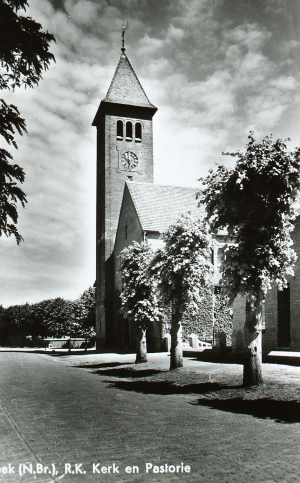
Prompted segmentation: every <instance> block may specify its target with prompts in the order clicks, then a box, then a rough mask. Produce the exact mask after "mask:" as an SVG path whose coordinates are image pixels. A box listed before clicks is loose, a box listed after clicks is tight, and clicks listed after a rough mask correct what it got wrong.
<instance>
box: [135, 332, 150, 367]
mask: <svg viewBox="0 0 300 483" xmlns="http://www.w3.org/2000/svg"><path fill="white" fill-rule="evenodd" d="M141 362H147V341H146V329H144V328H142V327H137V329H136V360H135V363H136V364H140V363H141Z"/></svg>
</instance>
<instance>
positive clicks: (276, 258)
mask: <svg viewBox="0 0 300 483" xmlns="http://www.w3.org/2000/svg"><path fill="white" fill-rule="evenodd" d="M248 139H249V142H248V144H247V146H246V150H245V153H241V152H235V153H223V154H225V155H230V156H234V157H236V158H237V162H236V166H235V168H233V169H230V168H226V167H225V166H218V168H217V170H216V171H215V172H213V171H212V170H211V171H210V174H209V175H208V176H207V177H206V178H204V179H203V178H202V179H201V181H202V182H203V184H204V187H205V188H204V191H203V192H202V194H201V196H202V199H201V201H200V202H201V203H204V204H205V205H206V210H207V218H208V220H209V221H210V224H211V227H212V229H213V230H215V231H217V230H219V229H221V228H227V230H228V234H229V235H232V236H233V237H234V241H235V244H233V245H231V246H227V248H225V252H224V261H223V267H222V271H223V281H224V285H225V287H226V288H227V290H228V292H229V294H230V296H231V297H232V298H234V297H235V296H236V295H237V294H238V293H239V292H240V293H247V294H248V295H250V296H252V297H254V298H256V297H257V296H258V294H260V293H266V291H267V290H268V289H269V288H270V287H271V283H272V282H276V283H277V284H278V285H279V288H280V287H283V286H285V285H286V283H287V276H288V275H292V274H293V268H292V267H293V264H294V262H295V260H296V254H295V251H294V250H293V248H292V240H291V236H290V234H291V231H292V230H293V223H292V221H293V220H294V218H295V213H294V209H293V203H294V202H295V200H296V199H297V196H298V192H299V188H300V149H299V148H296V149H295V150H294V151H293V152H289V151H288V150H287V146H286V144H285V142H283V141H282V140H281V139H277V140H276V141H273V139H272V136H267V137H265V138H264V139H263V140H262V141H261V142H257V141H255V139H254V135H253V132H250V134H249V136H248ZM287 141H288V140H287Z"/></svg>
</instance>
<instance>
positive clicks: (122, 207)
mask: <svg viewBox="0 0 300 483" xmlns="http://www.w3.org/2000/svg"><path fill="white" fill-rule="evenodd" d="M156 111H157V108H156V107H155V106H154V105H153V104H152V103H151V102H150V100H149V99H148V97H147V95H146V93H145V91H144V89H143V87H142V85H141V83H140V82H139V79H138V77H137V75H136V73H135V72H134V70H133V67H132V66H131V64H130V62H129V59H128V57H127V55H126V54H125V48H124V42H123V47H122V49H121V56H120V59H119V62H118V65H117V68H116V71H115V74H114V76H113V79H112V81H111V84H110V86H109V89H108V92H107V94H106V97H105V98H104V99H103V100H102V101H101V102H100V105H99V108H98V111H97V113H96V116H95V118H94V121H93V126H96V128H97V214H96V334H97V336H96V338H97V342H96V343H97V349H100V350H101V349H104V348H117V347H119V348H120V347H129V346H130V342H132V339H133V337H132V334H131V333H130V323H129V322H128V321H126V319H124V318H123V317H122V316H121V315H120V314H121V311H120V300H119V297H118V295H119V293H120V292H121V290H122V280H121V273H120V253H121V251H122V250H123V249H124V248H125V247H126V246H129V245H130V244H132V242H133V241H136V242H143V241H145V240H148V242H149V243H150V244H151V245H152V246H153V247H154V248H157V247H159V246H161V245H162V240H161V235H162V234H163V233H164V232H165V231H166V230H167V229H168V227H169V226H170V224H171V223H172V222H174V221H176V220H177V219H178V217H179V216H180V215H181V214H183V213H187V212H191V213H192V215H194V216H195V217H197V218H200V217H202V216H204V211H203V207H202V208H199V206H198V201H197V199H196V192H197V191H198V190H197V189H195V188H185V187H180V186H162V185H157V184H154V177H153V127H152V123H153V117H154V115H155V113H156ZM298 225H299V222H298V223H297V226H296V230H295V239H296V241H297V247H299V246H300V238H299V227H298ZM215 241H216V245H215V246H216V250H215V253H214V254H213V256H212V260H213V262H214V264H215V265H217V263H218V257H217V252H218V246H219V244H222V243H224V234H223V235H222V234H218V235H216V236H215ZM297 247H296V248H297ZM299 267H300V261H298V263H297V266H296V279H293V280H291V282H290V285H289V288H288V289H286V290H285V291H284V292H281V293H280V292H278V293H277V290H276V288H274V289H273V290H272V291H271V292H270V293H269V294H268V296H267V298H266V301H265V305H264V313H263V324H264V326H263V330H262V341H263V353H264V354H267V353H268V352H270V351H272V350H275V349H277V348H285V349H291V350H294V351H300V326H299V323H298V313H300V297H299V296H298V294H299V293H300V292H299V284H298V282H297V278H298V274H299V271H300V268H299ZM212 311H213V308H212ZM212 319H214V314H213V312H212ZM244 321H245V301H244V300H243V298H242V297H237V299H236V301H235V303H234V305H233V316H232V321H231V328H232V330H231V335H232V351H233V352H234V353H238V352H241V351H242V349H243V326H244ZM202 323H205V322H203V321H202ZM206 323H207V330H206V328H205V327H204V328H203V327H202V329H203V330H202V332H203V333H207V334H209V337H208V338H211V339H212V340H213V338H214V333H213V332H211V331H213V330H214V329H213V326H212V323H211V318H208V319H207V322H206ZM148 332H149V334H150V336H149V345H150V350H155V351H156V350H161V342H162V333H161V327H160V325H159V324H156V325H155V324H154V325H153V326H152V327H151V329H149V331H148Z"/></svg>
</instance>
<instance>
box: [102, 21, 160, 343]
mask: <svg viewBox="0 0 300 483" xmlns="http://www.w3.org/2000/svg"><path fill="white" fill-rule="evenodd" d="M124 31H125V29H124V28H123V33H122V37H123V44H122V49H121V56H120V60H119V63H118V65H117V68H116V71H115V74H114V76H113V79H112V81H111V84H110V87H109V89H108V92H107V94H106V97H105V98H104V99H103V100H102V101H101V103H100V106H99V108H98V111H97V113H96V116H95V119H94V121H93V126H96V128H97V215H96V217H97V220H96V333H97V335H96V337H97V348H98V349H102V348H104V347H108V346H112V345H113V342H114V341H113V328H112V324H113V321H112V311H113V307H112V304H113V303H114V297H113V291H114V279H113V277H114V267H113V250H114V242H115V235H116V231H117V227H118V220H119V214H120V208H121V202H122V196H123V189H124V184H125V181H139V182H145V183H153V135H152V118H153V116H154V114H155V112H156V111H157V108H156V107H155V106H154V105H152V104H151V103H150V101H149V99H148V97H147V96H146V94H145V92H144V90H143V88H142V86H141V84H140V82H139V80H138V78H137V76H136V74H135V72H134V70H133V68H132V66H131V64H130V62H129V60H128V57H127V56H126V54H125V47H124Z"/></svg>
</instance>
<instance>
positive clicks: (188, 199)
mask: <svg viewBox="0 0 300 483" xmlns="http://www.w3.org/2000/svg"><path fill="white" fill-rule="evenodd" d="M126 184H127V187H128V190H129V192H130V195H131V198H132V201H133V203H134V206H135V209H136V212H137V214H138V217H139V220H140V223H141V226H142V229H143V230H144V231H158V232H160V233H163V232H165V231H166V230H167V229H168V227H169V226H170V225H171V223H173V222H175V221H176V220H177V219H178V218H179V216H180V215H181V214H184V213H188V212H190V213H191V214H192V216H195V218H204V216H205V209H204V207H203V205H201V207H200V208H199V207H198V202H199V201H198V200H197V199H196V193H197V192H198V191H199V190H198V189H197V188H184V187H182V186H168V185H158V184H153V183H136V182H133V181H129V182H127V183H126Z"/></svg>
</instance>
